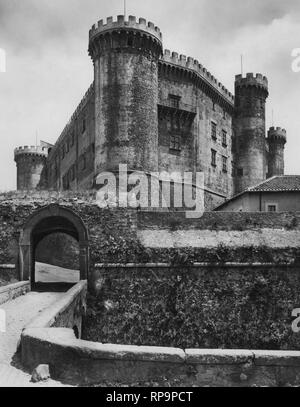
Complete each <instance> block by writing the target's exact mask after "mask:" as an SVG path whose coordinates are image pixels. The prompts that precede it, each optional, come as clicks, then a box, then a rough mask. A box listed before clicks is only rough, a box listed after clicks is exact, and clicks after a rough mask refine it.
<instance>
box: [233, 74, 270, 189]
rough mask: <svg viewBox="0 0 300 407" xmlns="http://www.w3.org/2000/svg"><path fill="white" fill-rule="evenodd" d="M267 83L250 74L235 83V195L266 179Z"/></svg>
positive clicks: (240, 77) (237, 78)
mask: <svg viewBox="0 0 300 407" xmlns="http://www.w3.org/2000/svg"><path fill="white" fill-rule="evenodd" d="M268 95H269V92H268V80H267V78H266V77H265V76H262V75H261V74H256V76H254V75H253V73H247V76H246V78H243V77H242V75H237V76H236V79H235V117H234V124H233V127H234V131H235V136H236V176H235V193H239V192H241V191H244V190H245V189H246V188H248V187H250V186H253V185H255V184H258V183H260V182H262V181H264V180H265V179H266V172H267V154H266V123H265V106H266V99H267V97H268Z"/></svg>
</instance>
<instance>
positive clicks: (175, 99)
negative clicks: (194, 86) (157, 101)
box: [169, 95, 181, 109]
mask: <svg viewBox="0 0 300 407" xmlns="http://www.w3.org/2000/svg"><path fill="white" fill-rule="evenodd" d="M180 99H181V97H180V96H176V95H169V100H170V106H171V107H175V108H176V109H179V102H180Z"/></svg>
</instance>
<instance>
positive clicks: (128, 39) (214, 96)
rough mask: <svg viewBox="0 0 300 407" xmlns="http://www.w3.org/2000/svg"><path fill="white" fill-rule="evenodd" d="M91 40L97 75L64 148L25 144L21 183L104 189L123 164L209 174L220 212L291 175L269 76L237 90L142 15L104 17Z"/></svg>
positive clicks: (240, 82)
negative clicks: (274, 121)
mask: <svg viewBox="0 0 300 407" xmlns="http://www.w3.org/2000/svg"><path fill="white" fill-rule="evenodd" d="M88 41H89V43H88V53H89V55H90V57H91V59H92V61H93V66H94V80H93V82H92V84H91V86H90V87H89V89H88V91H87V92H86V93H85V95H84V97H83V99H82V100H81V102H80V103H79V105H78V106H77V108H76V109H75V111H74V113H73V114H72V115H71V118H70V120H69V121H68V123H67V124H66V126H64V129H63V131H62V132H61V134H60V136H59V137H58V138H57V141H56V143H55V145H53V146H52V145H49V148H43V147H42V149H40V148H35V147H26V148H19V149H17V150H16V152H15V160H16V162H17V169H18V171H17V179H18V181H17V184H18V185H17V187H18V189H35V188H39V189H50V190H93V189H99V188H100V187H101V186H100V185H98V184H97V182H98V179H99V178H98V175H99V174H100V173H102V172H105V173H107V172H113V173H115V175H117V174H118V170H119V165H120V164H127V170H128V171H129V172H132V171H142V172H145V173H146V174H149V172H151V173H153V172H154V173H156V174H157V173H158V174H166V173H167V174H169V175H170V176H172V177H173V176H174V174H175V175H176V179H177V178H180V177H183V176H184V174H186V173H187V172H188V173H192V176H193V180H195V179H196V173H197V172H199V171H200V172H202V173H203V174H204V199H205V209H206V210H211V209H214V208H215V207H217V206H218V205H220V204H221V203H223V202H224V201H225V200H227V199H228V198H230V197H231V196H232V195H234V194H236V193H239V192H241V191H243V190H245V189H247V188H248V187H250V186H253V185H255V184H258V183H260V182H261V181H264V180H265V179H266V177H267V175H274V174H281V173H282V172H283V171H284V153H283V150H284V144H285V141H286V138H285V135H284V131H283V130H282V129H279V128H277V129H273V130H272V129H270V131H269V136H268V138H266V124H265V110H266V108H265V107H266V100H267V97H268V95H269V91H268V80H267V78H266V77H265V76H263V75H261V74H256V75H253V74H252V73H248V74H247V75H246V77H243V76H242V75H237V76H236V79H235V95H233V94H232V93H231V92H230V91H229V90H228V89H226V88H225V86H224V85H223V84H222V83H221V82H220V81H219V80H218V79H217V78H216V77H215V76H214V75H213V74H212V73H211V72H210V71H209V70H208V69H207V68H206V67H204V66H203V65H202V64H201V63H200V62H199V61H198V60H197V59H195V58H192V57H190V56H186V55H183V54H180V53H178V52H175V51H173V52H171V51H169V50H167V49H165V50H163V43H162V34H161V31H160V29H159V28H158V27H157V26H155V25H154V24H153V23H151V22H147V21H146V19H144V18H136V17H134V16H129V17H128V19H127V18H125V16H123V15H119V16H118V17H117V18H116V19H113V17H108V18H107V19H106V20H105V21H103V20H100V21H98V23H97V24H95V25H93V26H92V28H91V30H90V32H89V39H88ZM46 147H47V146H46ZM268 167H269V169H268ZM178 174H179V176H178ZM193 182H195V181H193Z"/></svg>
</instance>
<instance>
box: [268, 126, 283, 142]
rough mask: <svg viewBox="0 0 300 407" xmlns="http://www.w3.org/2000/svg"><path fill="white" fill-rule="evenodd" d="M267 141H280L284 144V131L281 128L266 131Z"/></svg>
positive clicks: (271, 128)
mask: <svg viewBox="0 0 300 407" xmlns="http://www.w3.org/2000/svg"><path fill="white" fill-rule="evenodd" d="M268 140H269V141H270V140H272V141H281V142H285V143H286V140H287V138H286V130H285V129H283V128H281V127H270V129H269V131H268Z"/></svg>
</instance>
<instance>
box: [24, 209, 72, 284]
mask: <svg viewBox="0 0 300 407" xmlns="http://www.w3.org/2000/svg"><path fill="white" fill-rule="evenodd" d="M79 280H80V246H79V234H78V231H77V229H76V227H75V225H74V224H73V223H72V222H71V221H69V220H68V219H66V218H64V217H61V216H51V217H47V218H44V219H42V220H41V221H40V222H38V223H37V224H36V226H35V227H34V229H33V231H32V270H31V281H32V283H33V285H34V287H35V289H45V288H47V290H49V289H51V287H52V289H53V290H55V291H57V290H60V289H61V290H64V289H67V288H69V286H71V285H73V284H76V283H77V282H78V281H79Z"/></svg>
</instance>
